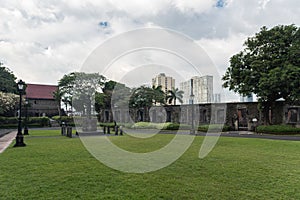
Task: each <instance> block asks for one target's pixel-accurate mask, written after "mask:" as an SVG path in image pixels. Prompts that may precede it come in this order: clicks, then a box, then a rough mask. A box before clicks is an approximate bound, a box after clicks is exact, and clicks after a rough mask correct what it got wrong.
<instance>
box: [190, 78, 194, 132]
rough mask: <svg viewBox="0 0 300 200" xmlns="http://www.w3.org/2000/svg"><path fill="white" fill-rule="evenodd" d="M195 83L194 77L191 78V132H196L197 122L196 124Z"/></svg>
mask: <svg viewBox="0 0 300 200" xmlns="http://www.w3.org/2000/svg"><path fill="white" fill-rule="evenodd" d="M193 90H194V84H193V79H191V94H190V103H191V105H192V128H191V130H190V134H195V124H194V118H195V116H194V115H195V113H194V98H195V95H194V91H193Z"/></svg>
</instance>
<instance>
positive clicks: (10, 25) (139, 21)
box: [0, 0, 300, 84]
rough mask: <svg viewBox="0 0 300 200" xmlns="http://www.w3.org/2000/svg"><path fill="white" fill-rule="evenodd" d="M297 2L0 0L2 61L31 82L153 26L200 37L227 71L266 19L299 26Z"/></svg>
mask: <svg viewBox="0 0 300 200" xmlns="http://www.w3.org/2000/svg"><path fill="white" fill-rule="evenodd" d="M299 8H300V1H299V0H258V1H253V0H226V1H220V0H218V1H217V0H151V1H150V0H139V1H136V0H127V1H126V0H100V1H95V0H89V1H81V0H53V1H38V0H26V1H17V0H1V7H0V61H1V62H3V63H4V64H5V65H6V66H8V67H9V68H10V69H11V70H12V71H13V72H14V74H15V75H16V76H17V77H18V78H22V79H23V80H25V81H26V82H30V83H50V84H56V83H57V80H59V79H60V78H61V77H62V76H63V75H64V74H66V73H69V72H71V71H76V70H80V68H81V65H82V64H83V63H84V61H85V59H86V58H87V56H88V55H89V54H90V53H91V52H92V51H93V50H94V49H95V48H96V47H97V46H99V45H100V44H101V43H102V42H103V41H104V40H106V39H107V38H110V37H113V36H114V35H117V34H119V33H122V32H125V31H129V30H132V29H136V28H142V27H149V26H150V27H151V26H155V27H162V28H169V29H173V30H176V31H178V32H181V33H183V34H185V35H187V36H189V37H191V38H193V39H194V40H196V41H197V43H198V44H199V45H201V46H202V47H203V48H204V49H205V51H206V52H207V53H208V55H209V56H210V57H211V58H212V61H213V62H214V63H215V65H216V66H217V67H218V70H219V72H220V73H221V74H223V73H224V71H225V69H226V67H228V65H229V63H228V61H229V58H230V56H231V55H233V54H235V53H237V52H238V51H240V50H241V49H242V44H243V42H244V40H245V39H246V38H247V37H249V36H252V35H254V34H255V33H256V32H258V31H259V29H260V27H262V26H267V27H273V26H275V25H278V24H296V25H297V26H299V24H300V12H299ZM101 22H107V26H106V24H104V23H101ZM150 81H151V78H150V79H149V82H150Z"/></svg>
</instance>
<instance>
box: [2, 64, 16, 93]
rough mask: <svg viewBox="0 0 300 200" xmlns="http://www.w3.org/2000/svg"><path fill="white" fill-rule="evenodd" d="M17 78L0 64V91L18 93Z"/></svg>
mask: <svg viewBox="0 0 300 200" xmlns="http://www.w3.org/2000/svg"><path fill="white" fill-rule="evenodd" d="M16 79H17V78H16V77H15V75H14V74H13V73H12V72H11V71H10V70H9V69H8V68H6V67H4V66H3V64H2V63H0V91H1V92H5V93H16V92H17V90H16V82H15V81H16Z"/></svg>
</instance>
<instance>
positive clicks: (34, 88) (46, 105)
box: [25, 84, 60, 117]
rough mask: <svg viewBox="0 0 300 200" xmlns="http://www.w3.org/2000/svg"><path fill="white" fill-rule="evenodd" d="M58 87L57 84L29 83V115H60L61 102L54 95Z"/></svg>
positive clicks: (27, 96)
mask: <svg viewBox="0 0 300 200" xmlns="http://www.w3.org/2000/svg"><path fill="white" fill-rule="evenodd" d="M57 89H58V86H56V85H41V84H27V87H26V95H25V97H26V100H27V101H28V115H29V116H36V117H39V116H54V115H58V109H60V108H59V103H58V102H57V101H56V100H55V99H54V97H53V93H54V92H55V91H57Z"/></svg>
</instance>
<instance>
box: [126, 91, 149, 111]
mask: <svg viewBox="0 0 300 200" xmlns="http://www.w3.org/2000/svg"><path fill="white" fill-rule="evenodd" d="M152 104H153V90H152V88H149V87H146V86H140V87H138V88H135V89H133V92H132V95H131V96H130V99H129V107H131V108H143V107H151V106H152Z"/></svg>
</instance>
